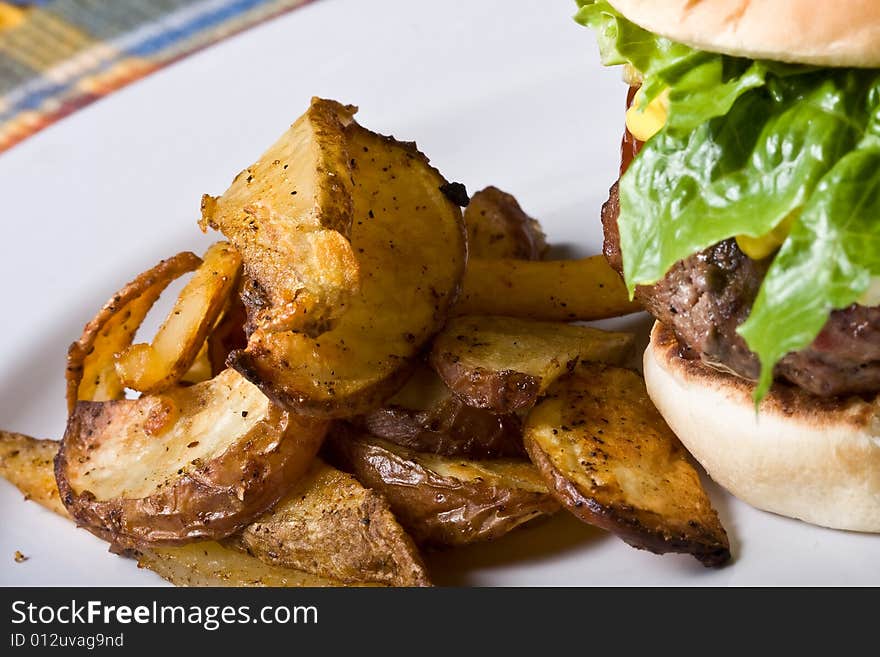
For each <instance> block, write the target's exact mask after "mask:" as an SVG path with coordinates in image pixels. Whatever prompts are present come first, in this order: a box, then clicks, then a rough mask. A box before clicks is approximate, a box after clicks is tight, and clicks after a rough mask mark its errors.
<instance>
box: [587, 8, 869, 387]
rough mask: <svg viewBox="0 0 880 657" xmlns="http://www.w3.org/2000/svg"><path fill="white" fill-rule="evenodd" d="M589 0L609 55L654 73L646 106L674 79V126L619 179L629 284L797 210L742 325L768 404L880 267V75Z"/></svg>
mask: <svg viewBox="0 0 880 657" xmlns="http://www.w3.org/2000/svg"><path fill="white" fill-rule="evenodd" d="M578 5H579V11H578V13H577V16H576V20H578V21H579V22H580V23H582V24H584V25H588V26H590V27H592V28H593V29H594V30H595V31H596V34H597V36H598V41H599V46H600V51H601V55H602V59H603V62H605V63H606V64H621V63H629V64H632V65H633V66H634V67H635V68H637V69H638V70H639V71H640V72H641V73H642V76H643V80H644V82H643V95H644V102H649V101H650V100H651V99H652V98H654V97H656V96H657V95H658V94H660V93H661V92H663V91H664V90H665V89H669V101H670V102H669V113H668V120H667V123H666V126H665V127H664V128H663V129H662V130H661V131H660V132H659V133H658V134H657V135H655V136H654V137H652V138H651V139H650V140H649V141H648V142H647V143H646V144H645V145H644V147H643V148H642V150H641V152H640V154H639V156H638V157H637V158H636V159H635V160H634V161H633V163H632V164H631V165H630V167H629V169H628V170H627V172H626V174H625V175H624V176H623V177H622V178H621V180H620V208H621V209H620V217H619V220H618V226H619V228H620V241H621V252H622V256H623V264H624V277H625V279H626V284H627V287H628V288H629V290H630V293H632V292H633V291H634V289H635V287H636V286H637V285H643V284H651V283H654V282H656V281H658V280H659V279H661V278H662V277H663V276H664V275H665V273H666V272H667V271H668V270H669V268H670V267H671V266H672V265H673V264H675V263H676V262H677V261H679V260H681V259H684V258H687V257H688V256H690V255H692V254H694V253H696V252H698V251H701V250H703V249H705V248H707V247H709V246H711V245H713V244H716V243H717V242H720V241H722V240H724V239H728V238H730V237H734V236H737V235H749V236H752V237H760V236H762V235H765V234H767V233H768V232H770V231H771V230H772V229H773V228H774V227H776V226H777V225H779V223H780V222H782V221H783V220H785V219H786V218H791V219H793V222H791V223H792V229H791V232H790V234H789V236H788V238H787V239H786V240H785V242H784V243H783V245H782V247H781V249H780V250H779V251H778V253H777V254H776V255H775V257H774V259H773V262H772V263H771V265H770V268H769V270H768V273H767V277H766V279H765V281H764V283H763V285H762V287H761V289H760V291H759V294H758V298H757V300H756V302H755V304H754V307H753V309H752V312H751V314H750V316H749V318H748V320H747V321H746V322H745V323H744V324H743V325H742V326H741V327H740V328H739V331H740V333H741V334H742V336H743V337H744V339H745V340H746V343H747V344H748V346H749V348H750V349H751V350H752V351H754V352H755V353H756V354H757V355H758V357H759V358H760V361H761V365H762V368H761V380H760V382H759V386H758V387H757V389H756V393H755V395H756V397H755V398H756V400H759V399H760V398H761V397H762V396H763V395H764V394H765V393H766V391H767V390H768V389H769V386H770V384H771V383H772V379H773V368H774V366H775V364H776V363H777V362H778V361H779V359H780V358H782V357H783V356H784V355H785V354H787V353H789V352H791V351H796V350H798V349H802V348H804V347H806V346H807V345H809V344H810V343H811V342H812V341H813V340H814V339H815V337H816V336H817V335H818V333H819V331H820V330H821V329H822V326H823V325H824V324H825V322H826V321H827V320H828V316H829V314H830V313H831V312H832V311H833V310H835V309H838V308H845V307H847V306H849V305H850V304H852V303H855V302H857V301H858V299H859V297H860V296H861V295H862V294H863V293H864V292H865V290H866V289H867V288H868V286H869V284H870V281H871V279H872V277H878V276H880V118H878V117H880V71H877V70H863V69H830V68H817V67H806V66H794V65H786V64H780V63H777V62H766V61H754V60H749V59H744V58H737V57H730V56H726V55H720V54H714V53H706V52H701V51H698V50H695V49H692V48H689V47H688V46H685V45H682V44H676V43H674V42H672V41H670V40H669V39H665V38H663V37H660V36H657V35H654V34H652V33H650V32H648V31H646V30H643V29H642V28H640V27H638V26H636V25H634V24H632V23H630V22H629V21H627V20H626V19H625V18H623V17H622V16H620V15H619V14H618V13H617V12H616V11H615V10H614V9H613V7H611V5H609V4H608V2H606V1H605V0H579V2H578Z"/></svg>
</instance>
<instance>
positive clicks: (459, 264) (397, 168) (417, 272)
mask: <svg viewBox="0 0 880 657" xmlns="http://www.w3.org/2000/svg"><path fill="white" fill-rule="evenodd" d="M346 135H347V138H348V139H349V149H350V151H351V155H352V167H353V171H354V213H355V221H354V225H353V227H352V233H351V242H352V246H353V248H354V249H355V251H356V253H357V255H358V262H359V267H360V273H361V286H360V291H359V292H358V294H357V295H355V296H354V298H353V299H352V301H351V303H350V304H349V307H348V310H347V311H346V312H345V313H344V314H343V315H342V316H341V317H340V318H339V320H338V322H337V323H336V325H335V326H334V327H333V329H331V330H329V331H327V332H325V333H324V334H322V335H320V336H318V337H310V336H308V335H304V334H302V333H293V332H285V333H272V334H266V333H260V332H256V333H254V334H252V335H251V336H250V339H249V342H248V346H247V349H245V350H244V351H237V352H233V353H232V354H231V355H230V364H231V365H232V366H233V367H235V368H236V369H237V370H238V371H239V372H241V373H242V374H243V375H244V376H245V377H246V378H248V379H249V380H250V381H252V382H254V383H255V384H256V385H258V386H259V387H260V389H261V390H263V392H264V393H265V394H266V395H267V396H268V397H269V398H270V399H272V400H274V401H275V402H276V403H278V404H279V405H281V406H284V407H285V408H288V409H291V410H292V411H294V412H297V413H301V414H305V415H312V416H318V417H330V418H338V417H351V416H353V415H357V414H360V413H364V412H367V411H369V410H372V409H374V408H377V407H379V406H380V405H381V404H382V403H383V402H384V401H385V400H386V399H388V398H389V397H390V396H391V395H393V394H394V393H395V392H396V391H397V390H398V389H399V388H400V387H401V386H402V385H403V384H404V383H405V382H406V380H407V378H408V377H409V375H410V373H411V372H412V370H413V367H414V366H415V364H416V361H417V359H418V356H419V355H420V353H421V352H422V350H423V349H424V347H425V346H426V345H427V344H428V342H429V341H430V340H431V339H432V338H433V336H434V335H435V334H436V333H437V331H439V330H440V328H441V327H442V326H443V324H444V323H445V321H446V318H447V316H448V313H449V310H450V308H451V307H452V305H453V304H454V303H455V300H456V298H457V296H458V291H459V287H460V284H461V280H462V278H463V276H464V267H465V259H466V249H467V247H466V243H465V229H464V222H463V219H462V214H461V210H460V208H458V207H457V206H455V205H454V204H453V203H452V202H451V201H449V200H448V199H447V198H446V197H445V196H444V195H443V193H442V192H441V191H440V189H439V188H440V187H441V186H442V185H444V184H445V183H446V181H445V179H444V178H443V177H442V176H441V175H440V174H439V172H437V171H436V170H435V169H433V168H432V167H431V166H430V165H429V163H428V160H427V159H426V158H425V156H424V155H422V154H421V153H420V152H419V151H418V150H416V148H415V146H414V145H413V144H407V143H402V142H397V141H395V140H394V139H392V138H390V137H383V136H381V135H377V134H375V133H372V132H370V131H368V130H366V129H364V128H362V127H361V126H359V125H358V124H356V123H352V124H350V125H349V126H347V127H346Z"/></svg>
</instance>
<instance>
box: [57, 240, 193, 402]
mask: <svg viewBox="0 0 880 657" xmlns="http://www.w3.org/2000/svg"><path fill="white" fill-rule="evenodd" d="M201 262H202V261H201V259H200V258H199V257H198V256H197V255H195V254H194V253H190V252H188V251H184V252H182V253H178V254H177V255H175V256H173V257H171V258H168V259H167V260H163V261H162V262H160V263H159V264H158V265H156V266H155V267H153V268H152V269H149V270H147V271H145V272H144V273H142V274H140V275H139V276H138V277H137V278H135V279H134V280H133V281H131V282H130V283H128V284H127V285H125V286H124V287H123V288H122V289H121V290H119V291H118V292H116V294H114V295H113V296H112V297H111V298H110V300H109V301H108V302H107V303H105V304H104V307H103V308H101V310H100V311H98V314H97V315H96V316H95V317H94V319H92V320H91V321H90V322H89V323H88V324H86V326H85V328H84V329H83V333H82V336H80V338H79V340H77V341H76V342H74V343H73V344H72V345H70V349H69V350H68V352H67V371H66V378H67V411H68V412H72V411H73V407H74V406H75V405H76V402H77V400H81V399H90V400H95V401H106V400H109V399H121V398H122V397H123V396H124V393H125V387H124V386H123V385H122V382H121V381H120V380H119V377H118V376H117V374H116V366H115V357H116V354H117V353H119V352H120V351H122V350H123V349H125V348H126V347H128V346H130V345H131V343H132V340H133V339H134V336H135V333H136V332H137V329H138V327H139V326H140V325H141V322H143V320H144V317H146V315H147V313H148V312H149V310H150V308H152V307H153V304H154V303H155V302H156V299H158V298H159V295H160V294H161V293H162V291H163V290H164V289H165V288H166V287H168V285H169V284H170V283H171V282H172V281H174V280H175V279H176V278H178V277H180V276H182V275H183V274H186V273H187V272H191V271H194V270H195V269H196V268H198V266H199V265H200V264H201Z"/></svg>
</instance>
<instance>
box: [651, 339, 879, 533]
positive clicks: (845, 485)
mask: <svg viewBox="0 0 880 657" xmlns="http://www.w3.org/2000/svg"><path fill="white" fill-rule="evenodd" d="M645 381H646V383H647V386H648V394H650V396H651V399H652V400H653V401H654V404H655V405H656V406H657V408H658V409H659V410H660V413H661V414H662V415H663V417H664V418H665V419H666V422H668V423H669V426H670V427H671V428H672V430H673V431H674V432H675V433H676V434H677V435H678V437H679V438H680V439H681V442H682V443H684V445H685V447H687V449H688V450H689V451H690V453H691V454H693V456H694V457H695V458H696V459H697V461H699V462H700V463H701V464H702V466H703V467H704V468H705V469H706V472H708V473H709V476H711V477H712V479H714V480H715V481H716V482H718V483H719V484H720V485H721V486H723V487H724V488H726V489H727V490H729V491H730V492H731V493H733V494H734V495H735V496H736V497H738V498H740V499H741V500H743V501H745V502H747V503H749V504H751V505H752V506H755V507H757V508H759V509H764V510H766V511H772V512H774V513H779V514H781V515H784V516H790V517H792V518H798V519H800V520H804V521H806V522H809V523H813V524H816V525H822V526H825V527H833V528H835V529H848V530H854V531H863V532H880V405H878V401H876V400H875V401H865V400H863V399H861V398H847V399H824V398H820V397H815V396H813V395H810V394H808V393H806V392H804V391H803V390H800V389H799V388H794V387H784V386H781V385H778V386H774V388H773V390H772V391H771V392H770V394H768V395H767V397H766V398H765V399H764V400H763V401H762V402H761V405H760V409H759V412H758V413H755V405H754V402H753V401H752V392H753V390H754V386H753V384H751V383H750V382H749V381H746V380H744V379H741V378H739V377H736V376H733V375H731V374H725V373H723V372H718V371H716V370H714V369H711V368H709V367H707V366H705V365H703V364H702V363H700V362H699V361H696V360H688V359H684V358H682V357H681V355H680V347H679V344H678V341H677V340H676V338H675V336H674V335H673V333H672V331H670V330H669V329H667V328H666V327H665V326H662V325H661V324H660V323H659V322H657V323H656V324H655V325H654V329H653V331H652V332H651V344H650V345H649V346H648V349H647V350H646V351H645Z"/></svg>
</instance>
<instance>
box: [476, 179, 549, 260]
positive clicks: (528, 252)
mask: <svg viewBox="0 0 880 657" xmlns="http://www.w3.org/2000/svg"><path fill="white" fill-rule="evenodd" d="M464 223H465V225H466V226H467V234H468V255H469V257H471V258H486V259H497V258H514V259H516V260H540V259H541V258H543V257H544V254H545V253H546V252H547V238H546V236H545V235H544V231H543V230H541V224H540V223H538V221H537V220H535V219H532V218H531V217H530V216H529V215H527V214H526V213H525V212H523V210H522V208H521V207H520V206H519V203H517V201H516V199H515V198H514V197H513V196H511V195H510V194H507V193H506V192H502V191H501V190H500V189H498V188H497V187H486V189H482V190H480V191H479V192H477V193H476V194H474V195H473V196H472V197H471V200H470V203H469V204H468V206H467V208H465V211H464Z"/></svg>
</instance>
